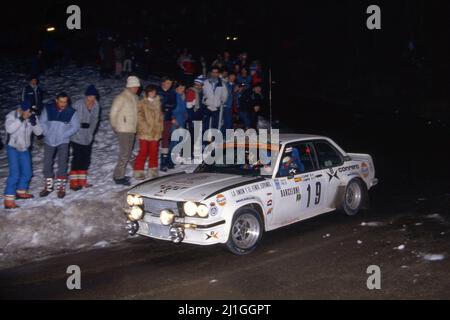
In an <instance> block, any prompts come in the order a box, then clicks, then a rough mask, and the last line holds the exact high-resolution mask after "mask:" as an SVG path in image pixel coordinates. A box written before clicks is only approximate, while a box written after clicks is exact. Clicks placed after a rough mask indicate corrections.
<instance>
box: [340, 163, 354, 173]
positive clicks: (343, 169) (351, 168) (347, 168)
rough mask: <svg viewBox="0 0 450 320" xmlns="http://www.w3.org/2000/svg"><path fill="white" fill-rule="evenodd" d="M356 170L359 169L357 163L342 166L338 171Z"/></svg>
mask: <svg viewBox="0 0 450 320" xmlns="http://www.w3.org/2000/svg"><path fill="white" fill-rule="evenodd" d="M354 170H359V164H355V165H352V166H348V167H341V168H339V169H338V172H341V173H342V172H347V171H354Z"/></svg>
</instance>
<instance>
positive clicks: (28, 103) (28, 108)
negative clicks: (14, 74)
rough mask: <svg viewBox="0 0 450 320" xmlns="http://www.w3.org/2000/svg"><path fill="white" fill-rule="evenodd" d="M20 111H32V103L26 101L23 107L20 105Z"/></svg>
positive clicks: (22, 104)
mask: <svg viewBox="0 0 450 320" xmlns="http://www.w3.org/2000/svg"><path fill="white" fill-rule="evenodd" d="M20 109H22V111H28V110H30V109H31V102H30V100H28V99H25V100H24V101H23V102H22V103H21V105H20Z"/></svg>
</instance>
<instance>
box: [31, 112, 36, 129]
mask: <svg viewBox="0 0 450 320" xmlns="http://www.w3.org/2000/svg"><path fill="white" fill-rule="evenodd" d="M29 119H30V124H31V126H32V127H34V126H35V125H36V124H37V118H36V114H34V113H33V114H32V115H31V116H30V118H29Z"/></svg>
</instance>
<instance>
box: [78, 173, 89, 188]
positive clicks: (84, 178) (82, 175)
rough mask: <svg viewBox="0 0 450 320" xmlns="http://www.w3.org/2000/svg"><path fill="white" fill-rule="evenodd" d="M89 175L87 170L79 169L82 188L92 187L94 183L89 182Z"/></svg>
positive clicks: (79, 180)
mask: <svg viewBox="0 0 450 320" xmlns="http://www.w3.org/2000/svg"><path fill="white" fill-rule="evenodd" d="M87 176H88V172H87V171H78V184H79V185H80V188H90V187H92V185H91V184H89V183H88V180H87Z"/></svg>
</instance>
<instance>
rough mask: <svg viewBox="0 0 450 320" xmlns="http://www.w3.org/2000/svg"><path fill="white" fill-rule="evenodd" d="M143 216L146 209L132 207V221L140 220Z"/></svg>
mask: <svg viewBox="0 0 450 320" xmlns="http://www.w3.org/2000/svg"><path fill="white" fill-rule="evenodd" d="M143 217H144V210H142V209H141V208H139V207H136V206H135V207H133V208H131V211H130V215H129V218H130V220H131V221H138V220H141V219H142V218H143Z"/></svg>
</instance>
